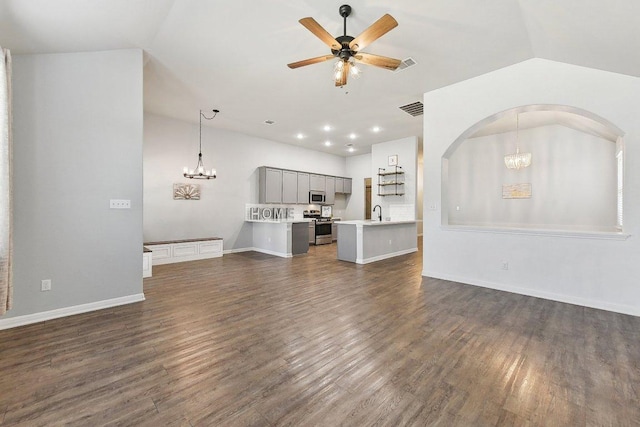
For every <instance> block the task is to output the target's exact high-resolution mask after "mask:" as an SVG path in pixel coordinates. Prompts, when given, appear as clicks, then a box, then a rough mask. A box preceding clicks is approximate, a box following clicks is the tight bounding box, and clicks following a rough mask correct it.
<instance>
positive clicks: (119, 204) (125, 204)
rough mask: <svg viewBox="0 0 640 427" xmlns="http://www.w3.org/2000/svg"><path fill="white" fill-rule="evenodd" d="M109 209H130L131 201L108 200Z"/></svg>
mask: <svg viewBox="0 0 640 427" xmlns="http://www.w3.org/2000/svg"><path fill="white" fill-rule="evenodd" d="M109 208H111V209H131V200H124V199H111V200H109Z"/></svg>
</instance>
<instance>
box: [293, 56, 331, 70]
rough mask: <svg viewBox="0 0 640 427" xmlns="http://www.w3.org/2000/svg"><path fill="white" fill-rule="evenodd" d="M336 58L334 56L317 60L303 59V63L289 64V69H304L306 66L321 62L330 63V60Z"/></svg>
mask: <svg viewBox="0 0 640 427" xmlns="http://www.w3.org/2000/svg"><path fill="white" fill-rule="evenodd" d="M333 58H335V56H333V55H324V56H316V57H315V58H309V59H303V60H302V61H298V62H292V63H291V64H287V67H289V68H298V67H304V66H305V65H311V64H317V63H319V62H324V61H329V60H330V59H333Z"/></svg>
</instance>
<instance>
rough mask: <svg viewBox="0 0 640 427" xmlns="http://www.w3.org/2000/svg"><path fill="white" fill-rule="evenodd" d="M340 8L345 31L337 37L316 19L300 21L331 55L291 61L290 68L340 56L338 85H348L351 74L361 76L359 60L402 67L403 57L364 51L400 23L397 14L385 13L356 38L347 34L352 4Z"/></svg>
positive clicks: (394, 67)
mask: <svg viewBox="0 0 640 427" xmlns="http://www.w3.org/2000/svg"><path fill="white" fill-rule="evenodd" d="M338 11H339V12H340V16H342V18H343V19H344V34H343V35H341V36H338V37H335V38H334V37H333V36H332V35H331V34H329V33H328V32H327V30H325V29H324V28H322V26H321V25H320V24H318V22H317V21H316V20H315V19H313V18H302V19H301V20H300V21H299V22H300V23H301V24H302V25H303V26H304V27H305V28H306V29H307V30H309V31H311V32H312V33H313V34H315V36H316V37H318V38H319V39H320V40H322V41H323V42H324V43H325V44H326V45H327V46H329V47H330V48H331V55H324V56H317V57H315V58H309V59H305V60H302V61H298V62H292V63H291V64H287V66H288V67H289V68H298V67H304V66H305V65H311V64H317V63H319V62H324V61H329V60H331V59H334V58H338V59H339V61H338V62H337V63H336V66H335V82H336V86H344V85H346V84H347V76H348V75H349V74H351V75H352V76H357V73H358V72H359V71H358V68H357V67H356V64H355V62H356V61H357V62H360V63H363V64H366V65H373V66H375V67H380V68H385V69H387V70H395V69H396V68H398V66H399V65H400V62H401V61H400V60H399V59H394V58H387V57H386V56H379V55H372V54H370V53H364V52H360V51H361V50H362V49H364V48H365V47H367V46H368V45H369V44H371V43H372V42H374V41H375V40H377V39H378V38H380V37H382V36H383V35H385V34H386V33H388V32H389V31H391V30H392V29H394V28H395V27H397V26H398V22H397V21H396V20H395V19H394V18H393V16H391V15H389V14H385V15H384V16H383V17H382V18H380V19H378V20H377V21H376V22H374V23H373V24H371V26H370V27H369V28H367V29H366V30H364V31H363V32H362V33H361V34H360V35H359V36H358V37H355V38H354V37H351V36H349V35H347V17H348V16H349V15H350V14H351V6H349V5H348V4H343V5H342V6H340V8H339V9H338Z"/></svg>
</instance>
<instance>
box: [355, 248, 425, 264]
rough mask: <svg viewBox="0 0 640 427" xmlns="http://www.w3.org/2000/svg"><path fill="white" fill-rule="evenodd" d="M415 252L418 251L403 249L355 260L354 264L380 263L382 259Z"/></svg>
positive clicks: (415, 249) (416, 249)
mask: <svg viewBox="0 0 640 427" xmlns="http://www.w3.org/2000/svg"><path fill="white" fill-rule="evenodd" d="M417 251H418V248H411V249H405V250H402V251H398V252H392V253H389V254H384V255H378V256H374V257H371V258H365V259H356V264H369V263H370V262H376V261H382V260H383V259H387V258H393V257H396V256H400V255H406V254H410V253H413V252H417Z"/></svg>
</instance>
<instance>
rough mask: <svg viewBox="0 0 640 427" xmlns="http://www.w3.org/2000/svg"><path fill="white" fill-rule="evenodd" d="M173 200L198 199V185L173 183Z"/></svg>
mask: <svg viewBox="0 0 640 427" xmlns="http://www.w3.org/2000/svg"><path fill="white" fill-rule="evenodd" d="M173 200H200V185H198V184H180V183H177V184H173Z"/></svg>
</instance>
